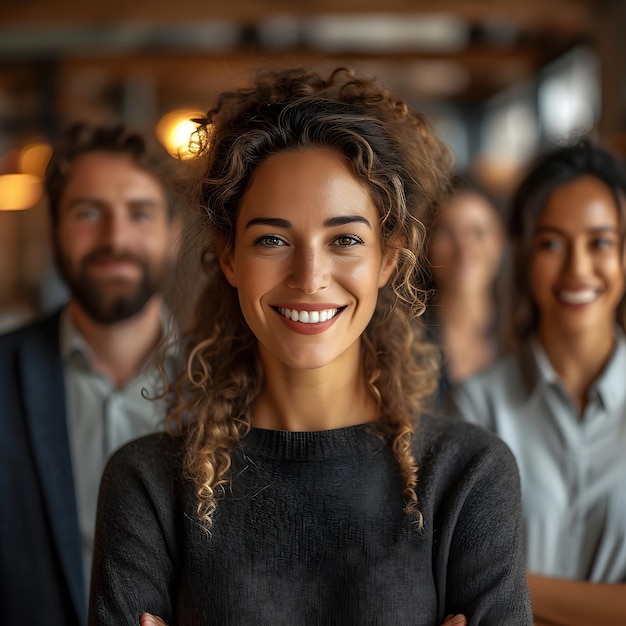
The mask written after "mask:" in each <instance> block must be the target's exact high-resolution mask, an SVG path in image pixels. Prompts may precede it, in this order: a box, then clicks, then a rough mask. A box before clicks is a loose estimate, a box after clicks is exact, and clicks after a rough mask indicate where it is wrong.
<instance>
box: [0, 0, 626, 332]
mask: <svg viewBox="0 0 626 626" xmlns="http://www.w3.org/2000/svg"><path fill="white" fill-rule="evenodd" d="M625 38H626V2H624V1H623V0H375V1H374V0H298V1H297V2H296V1H293V0H292V1H290V0H226V1H223V2H215V0H202V1H201V0H169V1H167V2H166V1H165V0H106V1H104V0H90V1H89V2H79V1H78V0H2V2H0V330H1V329H5V328H8V327H10V326H12V325H15V324H17V323H19V322H21V321H23V320H24V319H26V318H28V317H29V316H32V315H34V314H37V313H39V312H41V311H43V310H47V309H50V308H52V307H54V306H56V305H57V304H58V303H59V302H60V301H62V299H63V287H62V285H61V284H60V283H59V280H58V278H57V277H56V275H55V273H54V269H53V267H52V260H51V254H50V245H49V234H48V221H47V213H46V211H47V208H46V204H45V200H44V199H43V198H42V196H41V192H42V189H41V176H42V173H43V170H44V169H45V165H46V163H47V159H48V157H49V154H50V145H51V144H53V143H54V141H55V138H56V137H57V136H58V134H59V132H60V131H61V129H62V128H64V127H65V126H66V125H67V124H69V123H71V122H73V121H78V120H85V121H90V122H123V123H126V124H128V125H130V126H131V127H133V128H135V129H137V130H140V131H142V132H144V133H146V134H150V135H152V136H155V135H156V136H157V138H158V139H159V140H160V141H162V142H163V143H165V144H166V145H167V147H168V148H169V149H170V150H171V151H172V152H173V153H176V152H177V150H180V147H178V148H177V144H176V142H177V141H178V142H179V144H178V145H179V146H180V145H181V144H180V141H181V137H183V138H184V137H186V136H187V135H188V133H189V122H188V121H187V120H188V119H189V117H190V116H193V114H194V113H196V112H199V111H204V110H206V109H207V108H209V107H210V106H211V105H212V104H213V103H214V99H215V96H216V95H217V94H218V93H219V92H220V91H222V90H224V89H229V88H233V87H238V86H241V85H244V84H246V82H247V81H248V79H249V77H250V75H251V72H253V71H254V70H255V69H256V68H258V67H260V66H264V65H273V66H280V67H284V66H287V65H306V66H308V67H314V68H317V69H319V70H321V71H323V72H326V71H328V70H330V69H332V68H334V67H336V66H338V65H350V66H352V67H354V68H356V69H357V70H360V71H362V72H366V73H367V74H369V75H374V76H376V77H378V78H379V80H381V81H382V82H383V83H384V84H386V85H387V86H388V87H389V88H390V89H391V90H392V91H394V92H395V93H396V94H397V95H398V96H400V97H402V98H404V99H405V100H406V101H407V102H408V103H409V105H410V106H411V107H412V108H414V109H417V110H420V111H423V112H424V113H426V114H427V115H428V116H429V117H430V119H431V120H432V122H433V124H434V126H435V129H436V131H437V133H438V134H439V136H440V137H441V138H442V139H443V140H444V141H445V142H447V143H448V144H449V146H450V147H451V148H452V150H453V152H454V154H455V157H456V168H457V171H458V172H459V173H463V174H466V173H467V174H471V175H472V176H473V177H475V178H476V179H478V180H479V181H480V182H481V184H482V185H483V186H484V187H485V188H487V189H489V190H490V191H491V193H492V194H493V195H494V196H497V197H500V198H502V199H505V198H506V196H507V194H508V193H509V192H510V190H511V189H512V187H513V186H514V185H515V182H516V180H517V178H518V177H519V175H520V173H521V172H522V171H523V168H524V166H525V164H527V163H528V161H529V160H530V159H531V158H532V157H533V156H534V155H535V154H536V153H537V152H538V151H539V150H541V148H542V147H545V146H546V145H547V144H548V143H553V142H561V141H569V140H571V139H573V138H575V137H576V136H578V135H580V134H585V133H592V134H593V135H594V136H596V137H597V138H599V139H601V140H602V141H604V142H605V143H606V144H608V145H609V146H610V147H612V148H613V149H614V150H616V151H618V152H619V153H620V154H622V155H623V156H626V62H625V61H626V43H625ZM181 121H182V125H180V124H179V123H180V122H181ZM183 141H184V139H183ZM183 156H184V155H183Z"/></svg>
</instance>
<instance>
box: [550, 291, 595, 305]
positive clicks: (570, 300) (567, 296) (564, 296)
mask: <svg viewBox="0 0 626 626" xmlns="http://www.w3.org/2000/svg"><path fill="white" fill-rule="evenodd" d="M596 295H597V294H596V292H595V290H593V289H584V290H581V291H560V292H559V298H560V299H561V300H562V301H563V302H565V303H566V304H589V302H593V301H594V300H595V299H596Z"/></svg>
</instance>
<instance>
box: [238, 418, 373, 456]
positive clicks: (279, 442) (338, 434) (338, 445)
mask: <svg viewBox="0 0 626 626" xmlns="http://www.w3.org/2000/svg"><path fill="white" fill-rule="evenodd" d="M374 433H376V426H375V424H374V423H367V424H358V425H356V426H346V427H344V428H333V429H330V430H316V431H290V430H270V429H265V428H251V429H250V432H249V433H248V434H247V435H246V436H245V437H244V438H243V439H242V440H241V445H242V447H243V450H244V452H245V453H246V454H254V455H259V456H263V457H267V458H272V459H275V460H285V461H312V460H326V459H332V458H336V457H342V456H345V455H346V454H348V453H349V452H350V451H351V450H354V449H357V448H359V449H361V450H362V449H363V445H364V443H365V444H367V446H368V448H370V447H371V448H372V449H376V448H379V447H381V446H382V445H384V444H383V441H382V440H381V439H380V438H379V437H376V436H375V435H374Z"/></svg>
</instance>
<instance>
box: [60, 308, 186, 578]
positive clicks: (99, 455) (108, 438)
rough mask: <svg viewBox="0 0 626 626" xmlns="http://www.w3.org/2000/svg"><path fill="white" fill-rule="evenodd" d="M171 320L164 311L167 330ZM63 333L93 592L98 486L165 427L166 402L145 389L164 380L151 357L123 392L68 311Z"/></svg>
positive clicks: (73, 452) (83, 530)
mask: <svg viewBox="0 0 626 626" xmlns="http://www.w3.org/2000/svg"><path fill="white" fill-rule="evenodd" d="M166 316H167V314H166V313H165V312H164V317H163V320H164V322H163V323H164V330H165V328H166ZM60 332H61V334H60V342H61V357H62V359H63V367H64V377H65V393H66V404H67V424H68V432H69V440H70V451H71V455H72V464H73V474H74V486H75V492H76V505H77V508H78V518H79V525H80V531H81V547H82V554H83V566H84V572H85V577H86V585H87V590H89V576H90V571H91V560H92V553H93V542H94V530H95V525H96V508H97V503H98V488H99V486H100V478H101V476H102V472H103V470H104V466H105V464H106V462H107V460H108V459H109V457H110V456H111V454H112V453H113V452H114V451H115V450H117V449H118V448H120V447H121V446H122V445H124V444H125V443H127V442H129V441H130V440H132V439H136V438H137V437H141V436H142V435H147V434H149V433H153V432H155V431H156V430H158V429H160V427H161V424H162V422H163V419H164V404H163V402H162V401H161V400H149V399H147V398H146V397H145V396H144V389H145V390H146V392H148V394H150V393H151V392H154V390H156V389H159V387H160V385H161V376H160V374H159V372H158V370H157V368H156V366H155V364H154V362H153V360H152V359H149V360H148V362H147V363H146V364H145V365H144V367H143V369H142V370H141V372H140V373H139V375H138V376H137V377H136V378H134V379H133V380H131V381H130V382H128V383H127V384H126V385H125V386H124V387H121V388H118V387H116V386H115V385H114V384H113V382H112V381H111V380H110V379H109V378H107V377H106V376H104V375H103V374H101V373H100V372H98V371H97V370H96V369H95V368H94V366H93V362H94V357H93V353H92V351H91V348H90V347H89V345H88V344H87V342H86V341H85V339H84V338H83V336H82V335H81V334H80V332H79V331H78V329H77V328H76V326H75V325H74V323H73V322H72V319H71V316H70V315H69V313H68V311H67V309H65V310H64V311H63V312H62V314H61V327H60ZM167 359H168V363H167V364H166V365H170V363H169V361H170V360H171V362H172V365H173V362H174V359H175V356H174V354H173V353H168V355H167Z"/></svg>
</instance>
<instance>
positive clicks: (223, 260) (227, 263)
mask: <svg viewBox="0 0 626 626" xmlns="http://www.w3.org/2000/svg"><path fill="white" fill-rule="evenodd" d="M219 262H220V267H221V268H222V272H223V273H224V276H225V277H226V280H227V281H228V282H229V283H230V285H231V286H232V287H237V271H236V264H235V251H234V250H233V249H232V248H230V247H228V246H224V247H223V248H222V251H221V252H220V253H219Z"/></svg>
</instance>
